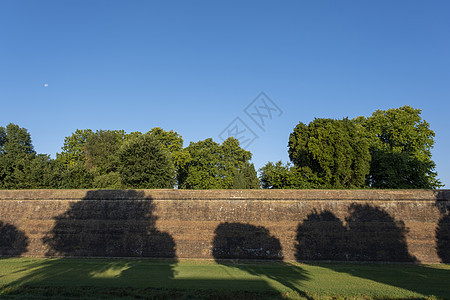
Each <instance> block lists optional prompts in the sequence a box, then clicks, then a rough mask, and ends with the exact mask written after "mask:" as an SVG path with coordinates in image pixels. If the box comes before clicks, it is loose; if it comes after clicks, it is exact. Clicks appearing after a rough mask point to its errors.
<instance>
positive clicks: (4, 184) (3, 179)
mask: <svg viewBox="0 0 450 300" xmlns="http://www.w3.org/2000/svg"><path fill="white" fill-rule="evenodd" d="M35 155H36V152H35V151H34V148H33V144H32V142H31V135H30V134H29V133H28V131H27V130H26V129H25V128H20V127H19V126H18V125H16V124H12V123H10V124H8V125H7V126H6V128H5V127H0V188H3V189H20V188H27V187H23V185H27V186H28V183H26V182H23V180H24V179H25V178H26V168H27V165H28V164H29V163H30V162H31V161H32V160H33V159H34V157H35Z"/></svg>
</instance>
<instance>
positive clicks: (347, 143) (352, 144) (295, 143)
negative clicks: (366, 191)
mask: <svg viewBox="0 0 450 300" xmlns="http://www.w3.org/2000/svg"><path fill="white" fill-rule="evenodd" d="M288 147H289V151H288V152H289V157H290V159H291V161H292V162H293V163H294V165H295V167H296V170H297V171H300V174H301V173H304V172H306V173H312V175H311V176H310V174H308V175H307V177H312V178H314V180H315V181H316V182H322V186H321V187H323V188H353V187H362V186H364V183H365V179H366V176H367V175H368V174H369V168H370V159H371V157H370V152H369V147H370V139H369V138H367V137H366V132H365V130H364V128H363V127H362V126H361V125H360V124H357V123H355V122H353V121H351V120H348V119H347V118H345V119H342V120H333V119H315V120H314V121H312V122H310V123H309V125H305V124H303V123H301V122H300V123H299V124H298V125H297V126H296V127H295V128H294V131H293V132H292V133H291V135H290V136H289V144H288ZM295 173H297V174H298V172H295ZM316 178H317V179H318V180H316ZM302 180H303V179H302Z"/></svg>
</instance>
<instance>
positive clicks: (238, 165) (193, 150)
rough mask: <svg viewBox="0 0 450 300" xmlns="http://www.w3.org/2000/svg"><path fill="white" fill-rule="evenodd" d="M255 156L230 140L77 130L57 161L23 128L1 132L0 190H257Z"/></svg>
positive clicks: (157, 131)
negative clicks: (187, 140)
mask: <svg viewBox="0 0 450 300" xmlns="http://www.w3.org/2000/svg"><path fill="white" fill-rule="evenodd" d="M251 157H252V154H251V153H250V152H249V151H246V150H244V149H242V148H241V147H239V142H238V140H236V139H234V138H229V139H227V140H226V141H224V142H223V143H222V144H221V145H220V144H218V143H216V142H214V141H213V140H212V139H206V140H204V141H199V142H197V143H191V144H190V145H189V146H188V147H185V148H183V139H182V137H181V136H180V135H179V134H178V133H176V132H174V131H164V130H162V129H161V128H153V129H152V130H150V131H149V132H147V133H144V134H143V133H141V132H132V133H128V134H127V133H126V132H125V131H123V130H98V131H96V132H94V131H92V130H90V129H87V130H77V131H75V132H74V133H73V134H72V135H71V136H69V137H66V138H65V140H64V145H63V147H62V152H61V153H57V157H56V159H51V158H50V157H49V156H48V155H43V154H37V153H36V152H35V150H34V148H33V145H32V142H31V136H30V134H29V133H28V132H27V130H26V129H25V128H20V127H19V126H18V125H15V124H9V125H7V126H6V128H4V127H0V188H1V189H31V188H37V189H39V188H67V189H71V188H75V189H76V188H86V189H88V188H98V189H102V188H105V189H106V188H107V189H126V188H130V189H131V188H134V189H140V188H173V187H174V186H177V187H178V188H185V189H231V188H240V189H249V188H259V187H260V184H259V180H258V178H257V173H256V171H255V167H254V166H253V164H251V163H250V162H249V161H250V159H251Z"/></svg>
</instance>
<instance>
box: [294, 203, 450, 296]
mask: <svg viewBox="0 0 450 300" xmlns="http://www.w3.org/2000/svg"><path fill="white" fill-rule="evenodd" d="M348 212H349V215H348V217H347V218H345V222H346V225H344V223H343V222H342V221H341V220H340V219H339V218H337V217H336V216H335V215H334V214H333V213H332V212H330V211H323V212H320V213H318V212H317V211H315V212H313V213H311V214H310V215H308V216H307V218H306V219H305V220H304V221H303V222H302V223H300V224H299V225H298V229H297V239H296V240H297V241H296V250H297V251H296V259H297V260H299V261H304V260H308V261H314V260H316V261H360V262H417V260H416V258H415V257H414V256H412V255H411V254H409V252H408V247H407V243H406V234H407V232H408V229H407V228H406V227H405V224H404V222H403V221H398V220H395V219H394V218H393V217H392V216H390V215H389V214H388V213H387V212H386V211H385V210H383V209H382V208H380V207H376V206H370V205H367V204H366V205H361V204H356V203H355V204H352V205H351V206H350V207H349V211H348ZM320 266H322V267H325V268H329V269H332V270H334V271H336V272H340V273H348V274H350V275H352V276H354V277H360V278H365V279H370V280H372V281H375V282H380V283H383V284H387V285H391V286H396V287H399V288H403V289H406V290H410V291H414V292H417V293H421V294H423V295H435V296H439V297H443V298H447V297H448V295H447V294H446V293H447V292H448V291H447V289H446V288H444V287H446V286H448V284H450V281H449V278H450V274H449V270H446V269H440V268H434V267H427V266H422V265H414V264H406V265H405V264H402V265H400V266H399V265H396V264H383V265H377V264H342V263H331V262H326V263H320Z"/></svg>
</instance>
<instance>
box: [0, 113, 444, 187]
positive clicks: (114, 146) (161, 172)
mask: <svg viewBox="0 0 450 300" xmlns="http://www.w3.org/2000/svg"><path fill="white" fill-rule="evenodd" d="M434 136H435V133H434V132H433V130H431V128H430V124H429V123H428V122H426V121H425V120H423V119H422V117H421V110H420V109H416V108H412V107H410V106H403V107H399V108H394V109H388V110H377V111H375V112H374V113H373V114H372V115H371V116H369V117H358V118H355V119H352V120H350V119H348V118H343V119H340V120H335V119H325V118H316V119H314V120H313V121H312V122H310V123H309V124H305V123H302V122H299V123H298V124H297V126H296V127H295V128H294V129H293V131H292V132H291V134H290V136H289V141H288V154H289V158H290V160H291V162H289V163H286V164H283V163H282V162H281V161H278V162H275V163H272V162H268V163H267V164H266V165H265V166H263V167H262V168H261V169H260V170H259V172H260V173H259V178H258V176H257V172H256V170H255V167H254V165H253V164H252V163H251V162H250V160H251V158H252V153H251V152H250V151H248V150H245V149H243V148H241V146H240V145H239V141H238V140H237V139H235V138H233V137H230V138H228V139H226V140H225V141H224V142H223V143H222V144H219V143H217V142H215V141H214V140H213V139H212V138H207V139H205V140H202V141H198V142H191V143H190V144H189V145H188V146H187V147H184V146H183V142H184V141H183V138H182V136H181V135H180V134H178V133H177V132H175V131H173V130H170V131H166V130H164V129H162V128H159V127H155V128H153V129H151V130H149V131H148V132H146V133H144V134H143V133H141V132H131V133H126V132H125V131H124V130H96V131H93V130H91V129H83V130H79V129H77V130H76V131H75V132H73V133H72V134H71V135H70V136H68V137H66V138H65V139H64V144H63V146H62V148H61V153H57V155H56V159H52V158H51V157H50V156H49V155H46V154H38V153H36V151H35V150H34V147H33V144H32V140H31V135H30V134H29V132H28V131H27V130H26V129H25V128H21V127H19V126H18V125H16V124H12V123H10V124H8V125H7V126H6V127H0V189H31V188H49V189H53V188H71V189H72V188H73V189H76V188H84V189H92V188H96V189H123V188H174V187H176V188H179V189H257V188H261V187H262V188H272V189H287V188H288V189H311V188H335V189H336V188H337V189H342V188H389V189H399V188H401V189H416V188H425V189H434V188H438V187H441V186H442V184H441V182H440V181H439V179H438V178H437V173H436V171H435V167H436V164H435V163H434V161H433V160H432V158H431V149H432V148H433V146H434Z"/></svg>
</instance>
